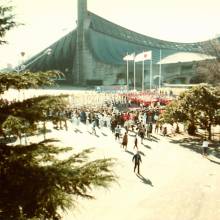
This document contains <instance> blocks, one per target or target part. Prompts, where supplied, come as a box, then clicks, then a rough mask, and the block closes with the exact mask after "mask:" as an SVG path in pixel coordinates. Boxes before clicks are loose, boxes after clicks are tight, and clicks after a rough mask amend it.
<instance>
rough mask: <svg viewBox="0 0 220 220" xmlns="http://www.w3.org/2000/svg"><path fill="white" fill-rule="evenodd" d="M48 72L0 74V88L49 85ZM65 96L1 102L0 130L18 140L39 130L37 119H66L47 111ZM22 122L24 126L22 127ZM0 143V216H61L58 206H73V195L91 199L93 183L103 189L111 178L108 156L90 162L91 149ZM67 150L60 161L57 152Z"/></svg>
mask: <svg viewBox="0 0 220 220" xmlns="http://www.w3.org/2000/svg"><path fill="white" fill-rule="evenodd" d="M51 75H53V73H52V72H48V73H30V72H25V73H20V74H16V73H8V74H2V75H0V91H1V93H2V94H3V93H4V92H5V91H7V90H8V89H9V88H16V89H19V90H22V89H27V88H29V87H30V88H31V87H34V88H37V87H42V86H45V85H47V86H48V85H52V80H51V78H50V77H51ZM67 105H68V102H67V96H66V95H60V96H48V95H44V96H39V97H33V98H29V99H24V100H23V101H13V102H7V101H5V100H1V102H0V128H1V130H2V132H3V134H4V133H5V134H8V133H6V132H9V133H10V135H15V136H18V137H20V138H21V135H22V134H23V133H25V134H26V133H27V132H29V129H31V130H32V134H33V133H34V131H35V132H37V131H38V130H39V126H38V124H39V122H46V121H53V120H54V119H56V120H65V118H63V117H62V116H60V115H58V116H57V115H56V114H55V115H54V116H53V115H52V116H51V117H48V114H47V112H48V111H49V110H50V111H53V112H54V111H55V112H56V111H63V110H65V108H66V107H67ZM24 124H25V126H24ZM5 142H6V141H5ZM5 142H2V143H0V189H1V190H0V219H4V220H12V219H13V220H14V219H20V220H21V219H22V220H25V219H31V218H35V219H45V220H46V219H48V220H57V219H61V216H60V215H59V211H58V210H59V209H62V210H66V209H68V208H69V207H71V206H74V205H76V204H77V202H76V199H77V197H84V198H88V199H92V198H94V196H93V195H92V189H93V187H97V186H99V187H108V186H109V185H110V183H112V182H113V181H115V180H116V176H115V175H114V173H113V170H112V168H113V165H114V160H113V159H98V160H94V161H91V159H89V155H90V154H91V153H92V152H93V149H87V150H84V151H82V152H81V153H77V154H74V153H72V148H70V147H65V148H64V147H59V142H57V141H56V140H51V139H50V140H44V141H41V142H39V143H31V144H25V145H21V144H19V145H14V144H8V143H5ZM68 151H69V152H70V153H71V155H70V156H69V158H68V159H65V160H60V159H58V156H59V154H60V153H64V152H68Z"/></svg>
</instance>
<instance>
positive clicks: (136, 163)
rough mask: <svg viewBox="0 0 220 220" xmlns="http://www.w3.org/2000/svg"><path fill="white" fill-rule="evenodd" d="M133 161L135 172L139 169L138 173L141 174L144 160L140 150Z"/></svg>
mask: <svg viewBox="0 0 220 220" xmlns="http://www.w3.org/2000/svg"><path fill="white" fill-rule="evenodd" d="M132 162H134V172H135V171H136V169H137V173H138V174H140V163H141V162H142V160H141V155H140V153H139V151H137V153H136V154H135V155H134V156H133V158H132Z"/></svg>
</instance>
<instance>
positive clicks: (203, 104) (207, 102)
mask: <svg viewBox="0 0 220 220" xmlns="http://www.w3.org/2000/svg"><path fill="white" fill-rule="evenodd" d="M219 109H220V92H219V90H218V89H216V88H213V87H208V86H204V85H200V86H197V87H194V88H191V89H189V90H187V91H185V92H183V93H182V94H180V96H179V97H178V99H177V100H176V101H174V103H172V104H171V105H169V106H167V107H166V109H165V112H164V114H163V115H162V118H163V119H164V120H165V121H166V122H168V121H171V120H179V121H181V122H184V123H186V124H187V125H188V128H187V129H188V133H189V134H191V135H195V133H196V129H197V127H198V126H199V127H201V128H204V129H206V130H207V132H208V138H209V139H211V135H212V132H211V127H212V125H213V124H216V123H219V114H218V112H219Z"/></svg>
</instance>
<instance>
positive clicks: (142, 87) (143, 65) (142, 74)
mask: <svg viewBox="0 0 220 220" xmlns="http://www.w3.org/2000/svg"><path fill="white" fill-rule="evenodd" d="M142 92H144V60H143V67H142Z"/></svg>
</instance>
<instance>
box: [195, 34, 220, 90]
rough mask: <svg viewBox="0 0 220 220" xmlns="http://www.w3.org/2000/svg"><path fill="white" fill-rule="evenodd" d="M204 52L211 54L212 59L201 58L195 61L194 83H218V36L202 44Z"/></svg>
mask: <svg viewBox="0 0 220 220" xmlns="http://www.w3.org/2000/svg"><path fill="white" fill-rule="evenodd" d="M202 48H203V50H204V53H205V54H209V55H211V56H212V57H213V58H214V59H209V60H203V61H200V62H198V63H197V67H196V73H197V74H196V76H194V82H195V83H204V82H206V83H209V84H211V85H215V86H216V85H219V83H220V38H216V39H213V40H210V41H207V42H206V44H204V45H202Z"/></svg>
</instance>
